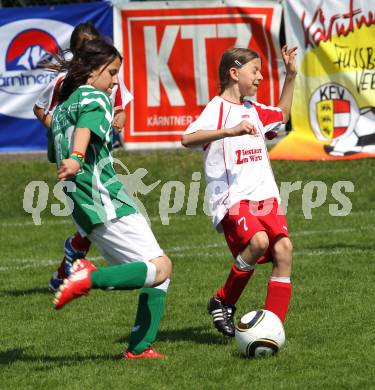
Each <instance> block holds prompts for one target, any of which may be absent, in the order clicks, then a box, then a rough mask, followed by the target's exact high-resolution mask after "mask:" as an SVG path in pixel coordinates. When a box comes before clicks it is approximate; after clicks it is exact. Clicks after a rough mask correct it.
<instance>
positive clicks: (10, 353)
mask: <svg viewBox="0 0 375 390" xmlns="http://www.w3.org/2000/svg"><path fill="white" fill-rule="evenodd" d="M26 350H27V348H15V349H8V350H6V351H0V366H1V365H9V364H13V363H17V362H33V363H42V364H43V365H44V366H43V367H42V368H36V370H42V371H45V370H49V369H53V368H55V367H56V366H74V365H76V364H77V363H82V362H90V361H92V362H100V361H102V362H104V361H114V360H120V359H121V354H117V355H109V354H108V355H87V356H86V355H85V356H83V355H70V356H49V355H43V356H37V355H31V354H28V353H26Z"/></svg>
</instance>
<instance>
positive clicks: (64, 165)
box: [57, 158, 80, 181]
mask: <svg viewBox="0 0 375 390" xmlns="http://www.w3.org/2000/svg"><path fill="white" fill-rule="evenodd" d="M79 169H80V165H79V162H78V161H76V160H74V159H72V158H67V159H66V160H62V161H61V164H60V167H59V169H58V170H57V178H58V179H59V181H64V180H67V179H69V178H70V177H72V176H74V175H75V174H76V173H77V172H78V171H79Z"/></svg>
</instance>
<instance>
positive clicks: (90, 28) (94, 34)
mask: <svg viewBox="0 0 375 390" xmlns="http://www.w3.org/2000/svg"><path fill="white" fill-rule="evenodd" d="M97 38H100V32H99V31H98V30H97V29H96V28H95V27H94V25H93V24H92V23H90V22H87V23H80V24H77V25H76V26H75V27H74V30H73V32H72V35H71V36H70V51H71V52H72V53H73V55H74V54H75V53H76V52H77V50H78V49H79V48H80V47H81V45H82V43H83V42H84V41H85V40H88V41H89V40H91V39H97Z"/></svg>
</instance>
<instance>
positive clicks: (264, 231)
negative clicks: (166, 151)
mask: <svg viewBox="0 0 375 390" xmlns="http://www.w3.org/2000/svg"><path fill="white" fill-rule="evenodd" d="M295 56H296V48H294V49H288V48H287V46H284V47H283V48H282V57H283V60H284V63H285V67H286V78H285V82H284V86H283V89H282V94H281V97H280V102H279V104H278V107H268V106H265V105H263V104H260V103H258V102H256V101H254V100H251V99H249V97H251V98H254V97H255V95H256V93H257V90H258V87H259V83H260V82H261V80H262V79H263V77H262V74H261V59H260V57H259V55H258V54H257V53H256V52H254V51H252V50H249V49H241V48H233V49H230V50H227V51H226V52H224V54H223V56H222V59H221V62H220V66H219V80H220V96H216V97H214V98H213V99H212V100H211V101H210V102H209V103H208V105H207V106H206V107H205V109H204V110H203V112H202V113H201V115H200V116H199V118H198V119H197V120H196V121H195V122H193V123H191V124H190V126H189V127H188V128H187V130H186V131H185V133H184V135H183V138H182V144H183V145H184V146H187V147H192V146H197V145H201V146H202V147H203V151H204V168H205V174H206V181H207V187H208V188H207V190H208V192H209V205H210V208H211V212H212V220H213V224H214V225H215V227H216V228H217V229H218V230H219V231H224V234H225V238H226V241H227V244H228V246H229V248H230V250H231V252H232V254H233V257H234V259H235V261H234V264H233V265H232V267H231V271H230V273H229V276H228V278H227V280H226V282H225V284H224V286H222V287H221V288H219V289H218V290H217V291H216V293H215V295H214V296H213V297H212V298H211V299H210V301H209V304H208V311H209V313H210V314H211V315H212V318H213V322H214V325H215V327H216V328H217V329H218V330H219V331H220V332H222V333H223V334H225V335H228V336H234V331H235V328H234V322H233V316H234V313H235V310H236V308H235V304H236V302H237V300H238V299H239V297H240V295H241V293H242V291H243V289H244V288H245V286H246V284H247V282H248V280H249V279H250V277H251V275H252V274H253V272H254V268H255V265H256V264H257V262H264V261H272V262H273V269H272V276H271V278H270V280H269V283H268V290H267V297H266V302H265V309H268V310H271V311H272V312H274V313H275V314H277V315H278V316H279V317H280V319H281V320H283V321H284V320H285V317H286V313H287V310H288V306H289V301H290V297H291V291H292V287H291V283H290V275H291V266H292V244H291V242H290V239H289V238H288V228H287V223H286V219H285V216H284V215H283V213H282V211H281V209H280V207H279V203H280V195H279V191H278V188H277V185H276V183H275V179H274V176H273V172H272V168H271V165H270V161H269V158H268V152H267V148H266V143H265V138H264V137H265V136H266V137H269V138H272V137H274V136H275V135H276V131H277V129H278V127H279V126H280V125H281V123H282V122H285V121H286V120H287V118H288V115H289V112H290V108H291V103H292V96H293V88H294V80H295V77H296V74H297V69H296V62H295Z"/></svg>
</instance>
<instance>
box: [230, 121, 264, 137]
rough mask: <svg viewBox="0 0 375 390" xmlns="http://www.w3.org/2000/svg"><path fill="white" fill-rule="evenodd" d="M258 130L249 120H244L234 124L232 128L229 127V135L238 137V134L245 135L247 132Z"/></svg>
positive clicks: (251, 132)
mask: <svg viewBox="0 0 375 390" xmlns="http://www.w3.org/2000/svg"><path fill="white" fill-rule="evenodd" d="M256 132H257V130H256V128H255V126H254V125H253V124H252V123H250V122H248V121H242V122H240V123H239V124H238V125H237V126H234V127H232V128H230V129H227V135H228V137H236V136H238V135H245V134H251V135H254V134H256Z"/></svg>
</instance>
